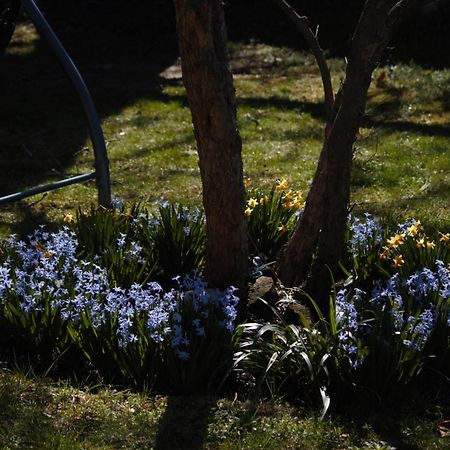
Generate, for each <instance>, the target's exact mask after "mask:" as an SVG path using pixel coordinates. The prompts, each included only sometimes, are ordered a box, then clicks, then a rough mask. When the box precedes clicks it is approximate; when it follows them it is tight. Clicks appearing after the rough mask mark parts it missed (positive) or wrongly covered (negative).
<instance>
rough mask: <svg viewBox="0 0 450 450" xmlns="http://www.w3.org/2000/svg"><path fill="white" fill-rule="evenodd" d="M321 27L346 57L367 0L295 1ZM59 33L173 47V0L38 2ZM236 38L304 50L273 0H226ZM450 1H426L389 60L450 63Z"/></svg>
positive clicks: (324, 39) (327, 45)
mask: <svg viewBox="0 0 450 450" xmlns="http://www.w3.org/2000/svg"><path fill="white" fill-rule="evenodd" d="M290 2H291V4H292V5H294V6H296V7H297V8H298V10H299V11H301V12H302V13H304V14H305V15H307V16H308V17H309V18H310V21H311V24H312V26H313V27H314V28H315V27H316V26H317V25H320V29H319V36H320V41H321V45H322V47H323V48H324V49H326V50H328V51H329V52H330V54H331V55H339V56H342V55H345V54H346V53H347V48H348V43H349V40H350V37H351V33H352V30H353V29H354V27H355V24H356V22H357V20H358V17H359V14H360V12H361V8H362V5H363V4H364V1H363V0H291V1H290ZM39 4H40V5H41V6H42V7H43V8H44V9H45V11H46V13H47V14H48V16H49V17H50V18H51V19H52V23H53V24H54V25H55V26H56V28H59V32H65V34H66V33H72V34H73V35H74V36H75V35H80V34H81V33H82V34H83V35H86V34H87V35H89V36H95V35H98V34H102V35H109V36H113V35H114V39H118V38H123V39H126V40H129V41H130V43H131V44H132V45H133V43H134V45H137V46H141V45H142V43H143V40H146V41H147V43H146V44H145V45H148V43H149V42H150V41H153V42H155V43H157V42H159V43H161V42H165V44H167V43H168V42H169V41H171V42H173V43H175V23H174V8H173V1H172V0H127V1H123V0H40V2H39ZM225 11H226V17H227V26H228V33H229V37H230V39H232V40H250V39H256V40H259V41H262V42H266V43H272V44H277V45H286V46H290V47H293V48H302V47H303V45H304V44H303V40H302V38H301V37H300V36H299V34H298V32H297V31H296V30H295V28H294V26H293V25H292V24H291V23H290V22H289V20H287V19H286V18H285V17H284V16H283V14H282V13H281V11H280V10H279V9H278V7H277V6H276V5H275V4H274V3H273V2H272V0H226V1H225ZM449 23H450V1H449V0H423V1H422V2H421V7H420V11H419V13H418V14H417V15H415V16H414V17H411V18H410V19H409V20H408V21H407V23H405V24H404V26H402V27H401V28H400V29H399V30H398V32H397V35H396V37H395V39H394V41H393V42H392V44H391V46H390V48H389V49H388V50H387V52H386V56H385V58H386V59H387V60H389V61H391V60H392V61H395V60H403V61H410V60H415V61H416V62H417V63H419V64H422V65H425V66H430V67H443V66H449V65H450V51H449V48H450V25H449Z"/></svg>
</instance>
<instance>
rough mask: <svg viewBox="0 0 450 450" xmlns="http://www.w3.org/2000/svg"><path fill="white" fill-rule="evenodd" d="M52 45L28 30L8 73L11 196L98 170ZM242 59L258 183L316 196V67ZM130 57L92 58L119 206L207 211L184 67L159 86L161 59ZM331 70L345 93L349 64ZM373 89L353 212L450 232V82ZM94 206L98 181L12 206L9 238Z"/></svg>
mask: <svg viewBox="0 0 450 450" xmlns="http://www.w3.org/2000/svg"><path fill="white" fill-rule="evenodd" d="M41 44H42V43H41V41H40V40H39V38H38V36H37V34H36V33H35V32H34V31H33V29H32V28H31V27H30V26H29V25H28V24H23V25H20V26H19V27H18V29H17V32H16V35H15V38H14V40H13V42H12V44H11V46H10V48H9V49H8V51H7V53H6V55H5V58H4V61H3V63H4V64H5V70H4V71H3V72H2V75H1V76H2V77H4V79H2V82H3V86H7V87H8V89H7V91H5V95H4V99H5V101H4V103H3V104H2V111H3V113H4V116H5V117H6V118H7V119H6V120H7V122H8V132H5V131H3V132H0V145H1V148H2V152H1V154H0V159H1V161H2V167H5V170H4V176H3V178H2V180H1V182H0V186H1V189H2V194H7V193H11V192H14V191H16V190H21V189H24V188H26V187H30V186H32V185H34V184H43V183H45V182H48V181H52V180H57V179H60V178H63V177H65V176H71V175H76V174H80V173H86V172H90V171H91V170H92V166H93V152H92V145H91V143H90V140H89V137H88V133H87V128H86V125H85V123H84V119H83V116H82V114H81V111H80V110H79V109H78V106H77V101H76V98H75V97H74V95H73V93H72V91H71V88H70V86H69V83H68V82H67V80H65V78H64V75H63V74H62V73H61V72H60V69H59V68H57V66H56V65H55V62H54V61H52V60H51V58H50V57H49V54H48V52H47V50H44V48H43V47H42V45H41ZM230 48H231V57H232V58H231V65H232V68H233V71H234V73H235V88H236V93H237V106H238V125H239V129H240V133H241V136H242V141H243V161H244V173H245V175H246V176H249V177H251V178H253V179H255V180H258V182H259V185H260V186H266V187H268V186H270V185H271V184H272V183H273V181H274V180H275V179H276V178H281V177H286V178H288V179H289V181H291V182H292V183H293V184H295V185H296V186H298V188H300V189H302V190H303V191H304V192H305V193H306V192H307V190H308V187H309V184H310V182H311V180H312V177H313V174H314V171H315V167H316V163H317V159H318V156H319V153H320V150H321V146H322V138H323V134H324V106H323V88H322V85H321V80H320V75H319V73H318V70H317V67H316V64H315V62H314V59H313V58H312V56H311V55H310V54H307V53H301V52H297V51H294V50H292V49H288V48H278V47H272V46H268V45H263V44H258V43H254V42H253V43H247V44H242V43H236V44H232V45H231V46H230ZM160 56H161V59H163V56H164V55H160ZM120 57H121V58H122V59H121V60H120V61H121V63H120V64H121V66H120V67H118V66H117V63H116V62H115V61H113V60H111V61H110V64H109V65H108V58H112V55H111V52H110V53H109V54H106V55H105V61H103V60H102V63H101V64H100V65H99V63H98V61H97V62H96V61H89V59H88V58H86V59H83V60H81V61H82V73H83V74H86V75H87V82H88V86H89V87H90V89H91V91H92V94H93V96H94V100H95V102H96V105H97V107H98V110H99V113H100V116H101V117H102V123H103V128H104V134H105V137H106V141H107V148H108V152H109V159H110V163H111V179H112V190H113V193H114V195H115V196H116V197H122V198H124V199H125V200H128V201H142V202H145V203H151V202H153V201H154V200H156V199H157V198H159V197H161V196H164V197H167V198H168V199H169V200H173V201H180V202H183V203H185V204H199V203H200V202H201V182H200V176H199V169H198V157H197V154H196V144H195V140H194V137H193V133H192V124H191V117H190V112H189V108H188V106H187V99H186V95H185V90H184V87H183V84H182V82H181V79H180V78H179V75H180V70H179V68H175V70H174V72H173V73H174V76H172V77H171V78H163V77H159V78H158V76H157V74H156V76H155V74H153V73H151V76H150V77H149V75H148V73H147V72H148V71H149V72H151V71H152V70H153V69H152V67H153V65H152V64H154V62H155V58H156V59H157V58H158V55H154V56H153V60H152V61H151V62H146V61H145V60H143V59H139V60H133V58H134V57H135V56H128V57H127V55H124V54H121V55H120ZM127 58H128V59H127ZM165 59H167V58H165ZM125 61H126V65H125ZM329 63H330V66H331V69H332V78H333V83H334V86H335V89H337V88H338V86H339V82H340V79H341V78H342V75H343V70H344V68H345V61H344V60H343V59H341V58H337V59H330V60H329ZM373 78H374V82H373V86H372V87H371V90H370V92H369V102H368V107H367V114H366V117H365V120H364V126H363V129H362V130H361V133H360V137H359V138H358V140H357V142H356V147H357V149H356V152H355V160H354V174H353V187H352V203H356V211H364V210H367V209H368V210H369V211H372V212H374V213H377V214H381V215H386V214H389V215H393V216H398V217H399V218H405V217H407V216H414V217H416V218H423V219H426V220H428V221H429V222H431V223H432V224H434V225H435V226H436V227H442V226H446V219H447V217H448V215H449V213H448V200H446V196H447V195H448V186H449V183H450V180H449V176H450V175H449V172H450V169H449V167H450V161H449V160H450V156H449V155H450V151H449V147H450V143H449V142H450V131H449V129H450V106H449V105H450V100H449V99H450V95H449V90H448V85H449V83H450V71H449V70H448V69H444V70H435V71H432V70H429V69H423V68H421V67H419V66H417V65H414V64H409V65H405V64H396V65H389V66H384V67H380V68H379V69H377V70H376V71H375V73H374V77H373ZM17 79H19V80H21V82H20V83H16V80H17ZM22 81H24V82H22ZM95 201H96V190H95V184H94V182H89V183H85V184H84V185H79V186H72V187H69V188H65V189H63V190H60V191H54V192H51V193H48V194H47V195H46V196H35V197H32V198H30V199H27V200H23V201H21V202H20V203H19V204H18V205H9V206H3V207H2V208H1V211H2V215H1V219H0V229H1V230H2V232H3V233H4V234H5V233H8V232H11V231H13V230H14V229H15V228H16V226H15V224H16V223H18V225H19V226H18V228H19V229H21V230H22V229H23V230H27V229H28V230H30V229H32V228H34V227H35V226H36V225H37V224H38V223H39V222H53V221H55V220H58V218H61V217H62V216H63V214H64V213H65V212H67V211H68V210H72V211H74V210H76V208H78V207H87V206H89V204H90V203H92V202H95ZM21 224H22V225H21Z"/></svg>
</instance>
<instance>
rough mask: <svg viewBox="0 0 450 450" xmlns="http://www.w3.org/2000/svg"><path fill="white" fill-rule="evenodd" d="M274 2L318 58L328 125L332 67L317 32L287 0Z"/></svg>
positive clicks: (330, 105)
mask: <svg viewBox="0 0 450 450" xmlns="http://www.w3.org/2000/svg"><path fill="white" fill-rule="evenodd" d="M274 2H275V3H276V4H277V5H278V6H279V7H280V8H281V9H282V10H283V11H284V13H285V14H286V15H287V16H288V17H289V18H290V19H291V21H292V22H293V23H294V25H295V26H296V27H297V29H298V30H299V31H300V33H302V35H303V37H304V38H305V40H306V42H307V43H308V46H309V48H310V50H311V52H312V53H313V55H314V57H315V58H316V61H317V65H318V66H319V70H320V75H321V77H322V84H323V92H324V97H325V108H326V114H327V125H330V123H331V121H332V119H333V105H334V94H333V85H332V82H331V75H330V69H329V67H328V64H327V62H326V60H325V56H324V54H323V51H322V49H321V48H320V44H319V41H318V38H317V32H316V34H314V33H313V31H312V30H311V28H310V26H309V21H308V18H307V17H305V16H300V14H298V13H297V11H295V9H294V8H293V7H292V6H291V5H290V4H289V3H288V2H287V1H286V0H274Z"/></svg>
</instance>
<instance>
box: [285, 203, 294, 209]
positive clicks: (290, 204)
mask: <svg viewBox="0 0 450 450" xmlns="http://www.w3.org/2000/svg"><path fill="white" fill-rule="evenodd" d="M293 206H294V204H293V203H292V202H286V203H283V208H286V209H289V208H292V207H293Z"/></svg>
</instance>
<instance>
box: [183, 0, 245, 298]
mask: <svg viewBox="0 0 450 450" xmlns="http://www.w3.org/2000/svg"><path fill="white" fill-rule="evenodd" d="M175 10H176V22H177V34H178V42H179V49H180V55H181V67H182V73H183V82H184V85H185V88H186V92H187V98H188V102H189V106H190V109H191V114H192V122H193V125H194V134H195V138H196V141H197V150H198V154H199V165H200V173H201V178H202V184H203V205H204V208H205V214H206V230H207V251H206V278H207V280H208V282H209V284H210V285H212V286H214V287H219V288H224V287H226V286H229V285H234V286H236V287H238V288H240V289H241V294H243V293H244V292H245V290H246V280H247V271H248V261H247V256H248V250H247V234H246V229H245V221H244V214H243V212H244V209H245V208H244V204H245V193H244V181H243V169H242V158H241V151H242V143H241V138H240V135H239V132H238V130H237V123H236V99H235V92H234V87H233V78H232V75H231V71H230V68H229V63H228V48H227V37H226V29H225V20H224V15H223V9H222V2H221V1H220V0H175Z"/></svg>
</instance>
